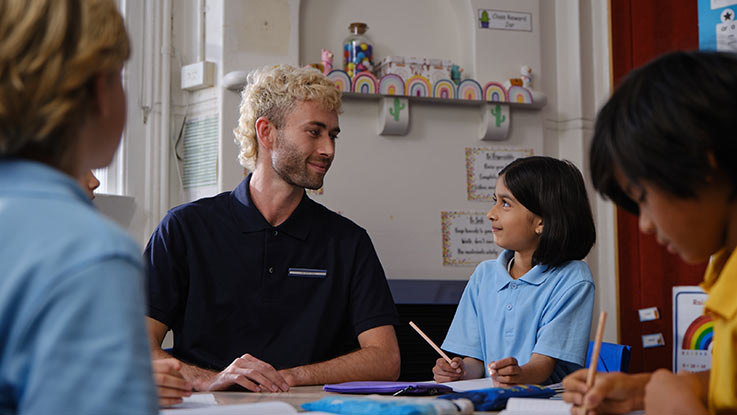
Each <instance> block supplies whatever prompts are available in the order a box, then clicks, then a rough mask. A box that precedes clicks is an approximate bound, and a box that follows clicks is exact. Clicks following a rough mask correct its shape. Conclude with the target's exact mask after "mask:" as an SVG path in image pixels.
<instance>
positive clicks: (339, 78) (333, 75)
mask: <svg viewBox="0 0 737 415" xmlns="http://www.w3.org/2000/svg"><path fill="white" fill-rule="evenodd" d="M328 79H330V80H331V81H333V82H335V85H336V86H337V87H338V89H339V90H341V91H343V92H351V77H350V76H348V73H346V71H344V70H342V69H333V70H332V71H330V73H329V74H328Z"/></svg>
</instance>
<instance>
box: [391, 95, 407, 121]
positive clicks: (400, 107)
mask: <svg viewBox="0 0 737 415" xmlns="http://www.w3.org/2000/svg"><path fill="white" fill-rule="evenodd" d="M404 107H405V105H404V104H400V103H399V98H394V106H393V107H390V108H389V115H391V116H392V117H394V121H399V113H400V112H401V111H402V110H403V109H404Z"/></svg>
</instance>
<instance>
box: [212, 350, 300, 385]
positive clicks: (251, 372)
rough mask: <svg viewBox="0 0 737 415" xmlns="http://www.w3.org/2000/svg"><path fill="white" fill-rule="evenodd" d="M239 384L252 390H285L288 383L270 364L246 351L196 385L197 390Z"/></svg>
mask: <svg viewBox="0 0 737 415" xmlns="http://www.w3.org/2000/svg"><path fill="white" fill-rule="evenodd" d="M233 385H240V386H242V387H244V388H246V389H248V390H250V391H252V392H287V391H288V390H289V384H287V381H286V380H285V379H284V378H283V377H282V375H280V374H279V372H277V371H276V369H274V367H273V366H271V365H270V364H268V363H266V362H264V361H261V360H259V359H256V358H255V357H253V356H251V355H250V354H248V353H246V354H244V355H243V356H241V357H239V358H237V359H235V360H234V361H233V363H231V364H230V366H228V367H226V368H225V369H224V370H223V371H222V372H220V373H218V374H217V375H215V376H214V377H213V378H211V379H210V380H209V381H206V382H204V383H203V384H200V385H198V388H197V389H198V390H210V391H215V390H224V389H228V388H229V387H231V386H233Z"/></svg>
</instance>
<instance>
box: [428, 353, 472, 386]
mask: <svg viewBox="0 0 737 415" xmlns="http://www.w3.org/2000/svg"><path fill="white" fill-rule="evenodd" d="M432 374H433V378H434V379H435V382H438V383H443V382H454V381H456V380H461V379H463V375H464V374H465V369H464V367H463V359H462V358H460V357H455V358H453V359H451V360H450V362H448V361H446V360H445V359H443V358H439V359H438V360H437V361H435V367H433V368H432Z"/></svg>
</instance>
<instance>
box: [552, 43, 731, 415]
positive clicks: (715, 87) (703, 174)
mask: <svg viewBox="0 0 737 415" xmlns="http://www.w3.org/2000/svg"><path fill="white" fill-rule="evenodd" d="M590 166H591V176H592V179H593V182H594V187H595V188H596V189H597V190H598V191H599V192H600V193H601V194H602V195H603V196H605V197H608V198H610V199H612V200H613V201H614V202H615V203H616V204H618V205H619V206H621V207H622V208H624V209H626V210H628V211H630V212H633V213H635V214H637V215H638V216H639V225H640V230H641V231H642V232H644V233H651V234H654V235H655V237H656V238H657V240H658V242H659V243H660V244H662V245H664V246H666V247H667V249H668V251H670V252H672V253H676V254H678V255H679V256H680V257H681V258H682V259H683V260H684V261H686V262H688V263H700V262H704V261H706V260H708V259H709V258H711V262H710V264H709V267H708V269H707V271H706V276H705V279H704V282H703V284H702V286H703V288H704V289H705V290H706V291H707V293H708V294H709V298H708V300H707V302H706V305H705V309H706V313H709V314H711V315H712V316H713V318H714V339H713V355H712V369H711V371H710V372H701V373H679V374H678V375H676V374H673V373H671V372H670V371H668V370H664V369H661V370H658V371H656V372H654V373H652V374H635V375H625V374H621V373H611V374H600V375H598V376H597V377H596V380H595V382H594V385H593V386H592V387H591V388H590V389H589V388H587V387H586V383H585V378H586V373H585V371H578V372H575V373H573V374H571V375H570V376H568V377H567V378H566V379H565V380H564V381H563V385H564V386H565V389H566V392H565V394H564V396H563V399H564V400H566V401H568V402H572V403H573V404H574V405H576V406H575V407H574V409H573V413H583V406H584V404H585V406H586V407H587V408H588V409H590V410H594V411H596V413H597V414H600V413H623V412H627V411H630V410H634V409H643V408H644V409H645V410H646V412H647V413H648V414H677V413H683V414H706V413H710V414H717V413H727V412H728V413H734V412H735V411H737V360H736V357H737V345H736V344H735V341H736V339H737V254H734V253H733V252H734V249H735V246H737V56H736V55H734V54H731V53H718V52H675V53H670V54H667V55H664V56H662V57H660V58H658V59H656V60H654V61H653V62H651V63H649V64H647V65H645V66H643V67H641V68H639V69H637V70H634V71H632V72H631V73H630V74H629V75H628V76H627V78H626V79H625V80H624V81H623V82H622V84H621V85H620V86H619V88H617V90H616V91H615V92H614V94H613V95H612V96H611V98H610V99H609V102H607V103H606V105H604V107H603V108H602V109H601V111H600V112H599V115H598V116H597V120H596V126H595V131H594V138H593V141H592V145H591V153H590Z"/></svg>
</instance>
